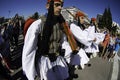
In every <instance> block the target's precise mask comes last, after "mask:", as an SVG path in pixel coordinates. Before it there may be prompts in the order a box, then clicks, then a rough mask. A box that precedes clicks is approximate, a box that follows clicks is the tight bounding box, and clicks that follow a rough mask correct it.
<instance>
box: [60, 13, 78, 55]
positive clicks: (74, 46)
mask: <svg viewBox="0 0 120 80" xmlns="http://www.w3.org/2000/svg"><path fill="white" fill-rule="evenodd" d="M60 23H61V25H62V26H63V28H64V32H65V34H66V35H67V38H68V42H69V43H70V47H71V49H72V52H73V54H76V53H77V52H78V48H79V47H78V45H77V42H76V41H75V39H74V36H73V34H72V32H71V31H70V29H69V26H68V24H67V23H66V22H65V19H64V18H63V16H62V15H61V14H60Z"/></svg>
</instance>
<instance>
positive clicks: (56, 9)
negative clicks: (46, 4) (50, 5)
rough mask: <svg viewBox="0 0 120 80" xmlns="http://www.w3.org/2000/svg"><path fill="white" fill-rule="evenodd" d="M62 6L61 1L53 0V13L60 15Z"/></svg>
mask: <svg viewBox="0 0 120 80" xmlns="http://www.w3.org/2000/svg"><path fill="white" fill-rule="evenodd" d="M62 7H63V3H62V2H54V15H60V12H61V9H62Z"/></svg>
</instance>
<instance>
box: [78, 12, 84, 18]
mask: <svg viewBox="0 0 120 80" xmlns="http://www.w3.org/2000/svg"><path fill="white" fill-rule="evenodd" d="M80 16H85V14H84V13H83V12H80V11H78V12H77V13H76V17H80Z"/></svg>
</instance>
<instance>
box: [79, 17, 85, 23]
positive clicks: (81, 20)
mask: <svg viewBox="0 0 120 80" xmlns="http://www.w3.org/2000/svg"><path fill="white" fill-rule="evenodd" d="M79 18H80V23H81V24H84V22H85V17H84V16H80V17H79Z"/></svg>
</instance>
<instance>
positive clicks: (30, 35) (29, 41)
mask: <svg viewBox="0 0 120 80" xmlns="http://www.w3.org/2000/svg"><path fill="white" fill-rule="evenodd" d="M40 24H41V19H39V20H36V21H35V22H33V23H32V24H31V25H30V27H29V28H28V31H27V33H26V36H25V41H24V46H23V52H22V68H23V72H24V73H25V75H26V76H27V78H28V80H34V77H35V75H36V70H35V54H36V50H37V42H38V39H37V37H38V34H39V32H40Z"/></svg>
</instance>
